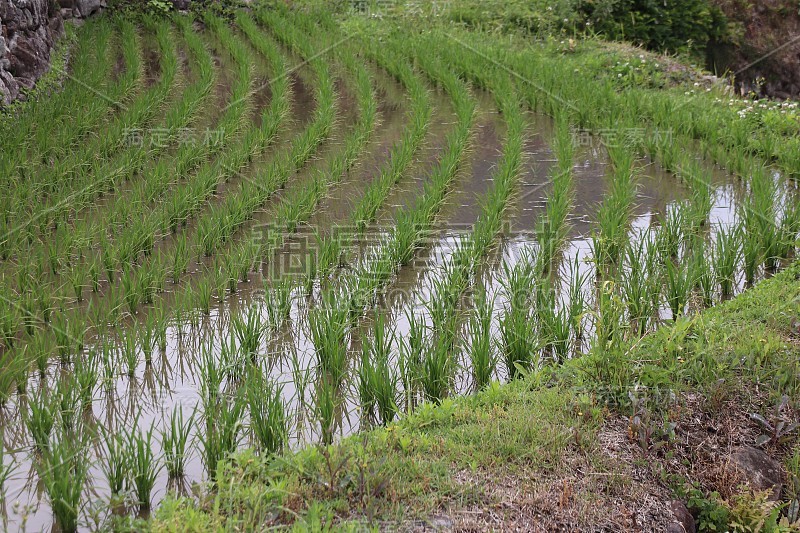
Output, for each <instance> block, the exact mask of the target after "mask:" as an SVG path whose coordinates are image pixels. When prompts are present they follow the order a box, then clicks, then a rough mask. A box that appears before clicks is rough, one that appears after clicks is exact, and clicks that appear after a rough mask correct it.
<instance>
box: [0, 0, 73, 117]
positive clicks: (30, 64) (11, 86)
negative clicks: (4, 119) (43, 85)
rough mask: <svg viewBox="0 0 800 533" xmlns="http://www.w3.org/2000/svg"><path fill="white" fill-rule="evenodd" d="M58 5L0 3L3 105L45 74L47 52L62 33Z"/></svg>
mask: <svg viewBox="0 0 800 533" xmlns="http://www.w3.org/2000/svg"><path fill="white" fill-rule="evenodd" d="M63 29H64V26H63V18H62V15H61V11H60V9H59V5H58V3H57V2H55V1H51V0H0V84H1V85H2V88H0V99H2V102H3V105H6V104H8V103H10V101H12V100H14V99H17V98H19V97H20V88H21V87H24V88H32V87H33V86H34V84H35V83H36V81H37V80H38V79H39V78H40V77H41V76H42V74H44V73H45V72H47V69H48V67H49V64H50V50H52V48H53V46H54V45H55V42H56V38H57V37H58V36H59V35H61V33H62V32H63Z"/></svg>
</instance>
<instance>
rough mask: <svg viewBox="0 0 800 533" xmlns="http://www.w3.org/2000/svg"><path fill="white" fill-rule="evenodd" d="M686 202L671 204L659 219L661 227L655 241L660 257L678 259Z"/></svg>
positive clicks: (684, 231) (684, 233) (684, 221)
mask: <svg viewBox="0 0 800 533" xmlns="http://www.w3.org/2000/svg"><path fill="white" fill-rule="evenodd" d="M686 205H687V204H684V203H679V204H673V205H671V206H669V207H668V208H667V213H666V214H665V215H664V217H663V218H662V219H661V228H660V230H659V231H658V232H657V233H656V241H657V242H658V248H659V250H660V252H661V257H663V258H671V259H674V260H677V259H678V256H679V254H680V250H681V246H682V245H683V242H684V239H685V236H686V228H687V224H688V222H687V208H686Z"/></svg>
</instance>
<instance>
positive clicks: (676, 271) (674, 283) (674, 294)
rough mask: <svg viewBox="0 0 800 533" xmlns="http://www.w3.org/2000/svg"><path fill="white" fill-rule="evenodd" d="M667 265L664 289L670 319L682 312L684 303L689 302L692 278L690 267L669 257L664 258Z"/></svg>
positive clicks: (684, 307)
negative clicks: (670, 312)
mask: <svg viewBox="0 0 800 533" xmlns="http://www.w3.org/2000/svg"><path fill="white" fill-rule="evenodd" d="M664 262H665V264H666V265H667V268H666V274H667V275H666V277H665V280H664V281H665V283H664V290H665V295H666V299H667V303H668V304H669V307H670V310H671V311H672V320H678V317H680V316H681V315H683V314H684V312H685V310H686V305H687V304H688V302H689V297H690V295H691V291H692V287H693V286H694V280H693V279H692V272H693V271H692V269H691V268H687V267H686V266H684V265H679V264H677V263H676V262H675V261H673V260H672V259H671V258H666V259H665V260H664Z"/></svg>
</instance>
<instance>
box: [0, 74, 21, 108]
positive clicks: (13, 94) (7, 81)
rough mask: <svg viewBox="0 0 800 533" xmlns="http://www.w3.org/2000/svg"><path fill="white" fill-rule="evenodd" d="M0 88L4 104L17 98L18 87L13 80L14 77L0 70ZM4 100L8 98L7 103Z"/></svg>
mask: <svg viewBox="0 0 800 533" xmlns="http://www.w3.org/2000/svg"><path fill="white" fill-rule="evenodd" d="M0 86H2V89H0V91H2V92H3V99H4V103H5V104H8V103H9V102H10V101H11V100H14V99H16V98H17V96H19V85H18V84H17V82H16V80H15V79H14V76H12V75H11V74H9V73H8V72H6V71H5V70H0ZM6 98H8V102H6V101H5V99H6Z"/></svg>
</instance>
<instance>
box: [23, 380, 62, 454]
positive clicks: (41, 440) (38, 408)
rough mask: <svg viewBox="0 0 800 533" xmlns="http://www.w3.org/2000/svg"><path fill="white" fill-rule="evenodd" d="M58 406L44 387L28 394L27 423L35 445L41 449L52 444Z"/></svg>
mask: <svg viewBox="0 0 800 533" xmlns="http://www.w3.org/2000/svg"><path fill="white" fill-rule="evenodd" d="M57 413H58V408H57V406H56V405H55V403H54V401H53V399H52V398H51V397H50V396H49V395H48V394H47V393H46V392H45V391H44V390H42V389H39V390H38V391H37V392H36V393H33V394H30V395H28V413H27V415H26V417H25V425H26V426H27V428H28V432H29V433H30V434H31V437H32V438H33V443H34V446H36V449H37V450H39V451H41V450H44V449H46V448H47V447H48V446H49V445H50V434H51V433H52V431H53V426H54V425H55V422H56V415H57Z"/></svg>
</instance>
